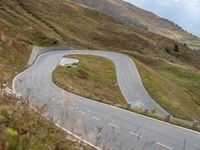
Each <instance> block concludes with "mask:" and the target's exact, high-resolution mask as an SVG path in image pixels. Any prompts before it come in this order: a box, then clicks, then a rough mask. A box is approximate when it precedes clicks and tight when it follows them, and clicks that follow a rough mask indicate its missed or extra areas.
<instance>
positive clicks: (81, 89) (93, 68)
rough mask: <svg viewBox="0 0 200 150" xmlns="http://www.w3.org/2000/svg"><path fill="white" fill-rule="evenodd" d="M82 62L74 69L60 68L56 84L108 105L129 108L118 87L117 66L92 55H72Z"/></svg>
mask: <svg viewBox="0 0 200 150" xmlns="http://www.w3.org/2000/svg"><path fill="white" fill-rule="evenodd" d="M67 57H73V58H76V59H79V60H80V65H78V66H77V67H74V68H67V67H58V68H57V69H56V70H55V71H54V73H53V80H54V82H55V83H56V84H57V85H58V86H60V87H62V88H63V89H65V90H67V91H70V92H73V93H75V94H78V95H81V96H84V97H88V98H90V99H94V100H97V101H100V102H104V103H107V104H112V105H113V104H114V105H117V106H121V107H127V103H126V100H125V99H124V97H123V95H122V93H121V90H120V89H119V87H118V85H117V78H116V72H115V66H114V64H113V63H112V62H111V61H110V60H107V59H106V58H103V57H97V56H90V55H86V56H84V55H70V56H67Z"/></svg>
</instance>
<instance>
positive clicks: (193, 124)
mask: <svg viewBox="0 0 200 150" xmlns="http://www.w3.org/2000/svg"><path fill="white" fill-rule="evenodd" d="M198 124H199V122H198V121H196V120H195V121H193V122H192V129H195V128H196V127H197V125H198Z"/></svg>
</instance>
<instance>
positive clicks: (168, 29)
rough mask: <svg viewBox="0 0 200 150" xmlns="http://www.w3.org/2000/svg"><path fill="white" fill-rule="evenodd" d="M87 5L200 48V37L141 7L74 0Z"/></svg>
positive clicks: (108, 0) (111, 1) (117, 0)
mask: <svg viewBox="0 0 200 150" xmlns="http://www.w3.org/2000/svg"><path fill="white" fill-rule="evenodd" d="M73 1H75V2H77V3H80V4H83V5H87V6H89V7H92V8H95V9H97V10H100V11H102V12H105V13H107V14H109V15H111V16H114V17H116V18H118V19H120V20H122V21H124V22H126V23H128V24H130V25H133V26H136V27H139V28H143V29H148V30H149V31H152V32H154V33H157V34H160V35H163V36H166V37H168V38H171V39H174V40H177V41H179V42H181V43H186V44H187V45H188V46H190V47H191V48H194V49H200V38H198V37H196V36H193V35H192V34H190V33H188V32H187V31H184V30H183V29H182V28H181V27H179V26H178V25H176V24H174V23H173V22H171V21H169V20H167V19H164V18H160V17H158V16H156V15H155V14H153V13H151V12H149V11H145V10H143V9H140V8H138V7H136V6H134V5H132V4H129V3H127V2H125V1H122V0H73Z"/></svg>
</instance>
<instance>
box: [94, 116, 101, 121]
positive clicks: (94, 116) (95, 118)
mask: <svg viewBox="0 0 200 150" xmlns="http://www.w3.org/2000/svg"><path fill="white" fill-rule="evenodd" d="M92 119H95V120H98V121H100V120H101V119H99V118H97V117H95V116H92Z"/></svg>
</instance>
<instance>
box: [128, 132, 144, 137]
mask: <svg viewBox="0 0 200 150" xmlns="http://www.w3.org/2000/svg"><path fill="white" fill-rule="evenodd" d="M129 133H130V134H132V135H135V136H137V137H139V138H142V135H140V134H137V133H134V132H129Z"/></svg>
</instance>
